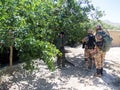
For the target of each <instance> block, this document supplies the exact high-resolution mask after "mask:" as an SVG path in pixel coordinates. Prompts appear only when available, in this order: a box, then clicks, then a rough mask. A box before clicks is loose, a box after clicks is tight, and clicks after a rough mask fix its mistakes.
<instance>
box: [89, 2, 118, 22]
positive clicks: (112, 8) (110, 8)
mask: <svg viewBox="0 0 120 90" xmlns="http://www.w3.org/2000/svg"><path fill="white" fill-rule="evenodd" d="M91 1H92V4H93V5H94V7H97V8H99V9H100V10H101V11H104V12H105V16H103V17H102V18H101V20H109V21H111V22H114V23H120V11H119V10H120V0H91Z"/></svg>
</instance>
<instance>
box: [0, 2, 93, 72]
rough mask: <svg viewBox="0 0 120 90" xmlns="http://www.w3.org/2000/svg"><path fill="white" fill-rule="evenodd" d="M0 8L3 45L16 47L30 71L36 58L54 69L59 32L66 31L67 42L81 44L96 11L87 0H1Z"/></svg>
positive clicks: (0, 32)
mask: <svg viewBox="0 0 120 90" xmlns="http://www.w3.org/2000/svg"><path fill="white" fill-rule="evenodd" d="M0 7H1V8H0V12H1V13H0V20H1V21H2V22H0V27H1V28H0V34H1V36H0V41H1V43H2V45H1V47H0V48H1V49H3V48H4V47H7V48H8V47H10V48H11V51H12V48H13V47H14V48H15V49H16V50H18V55H19V57H20V60H22V61H24V62H25V63H26V64H25V66H24V67H26V69H31V70H33V69H34V61H35V60H36V59H37V58H39V59H40V60H43V61H44V62H45V63H46V64H47V65H48V67H49V69H52V70H53V69H54V65H53V62H54V60H53V58H54V57H55V56H56V54H58V53H60V52H59V51H58V50H57V49H56V47H55V45H54V43H55V42H54V41H55V38H56V35H57V34H58V33H59V32H61V31H64V32H65V34H66V35H67V41H68V43H67V44H68V45H74V44H76V43H79V42H80V41H81V39H82V37H83V36H84V35H85V34H86V31H87V30H88V28H89V27H90V22H89V21H90V20H89V13H90V12H91V11H93V10H94V7H93V5H92V4H90V2H89V1H88V0H1V1H0ZM11 53H12V52H11ZM11 55H12V54H11Z"/></svg>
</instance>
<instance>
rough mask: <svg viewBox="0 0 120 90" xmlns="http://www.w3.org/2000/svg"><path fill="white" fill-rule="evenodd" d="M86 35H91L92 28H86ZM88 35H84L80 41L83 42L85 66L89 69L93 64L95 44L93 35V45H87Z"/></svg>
mask: <svg viewBox="0 0 120 90" xmlns="http://www.w3.org/2000/svg"><path fill="white" fill-rule="evenodd" d="M88 35H92V36H93V37H94V35H93V31H92V30H88ZM88 35H87V36H86V37H84V38H83V39H82V43H83V48H85V50H84V57H85V68H86V69H91V68H92V67H93V66H94V57H93V54H92V52H93V50H94V46H95V37H94V38H93V42H94V46H92V45H91V46H88V45H87V44H86V42H87V41H88Z"/></svg>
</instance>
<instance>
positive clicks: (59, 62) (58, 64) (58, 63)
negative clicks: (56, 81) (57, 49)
mask: <svg viewBox="0 0 120 90" xmlns="http://www.w3.org/2000/svg"><path fill="white" fill-rule="evenodd" d="M57 66H58V68H60V67H61V57H60V56H57Z"/></svg>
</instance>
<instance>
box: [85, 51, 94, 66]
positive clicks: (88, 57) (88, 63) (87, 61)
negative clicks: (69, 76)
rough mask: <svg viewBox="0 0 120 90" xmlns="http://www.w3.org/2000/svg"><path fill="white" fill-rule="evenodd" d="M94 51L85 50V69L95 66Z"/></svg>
mask: <svg viewBox="0 0 120 90" xmlns="http://www.w3.org/2000/svg"><path fill="white" fill-rule="evenodd" d="M92 52H93V49H85V51H84V56H85V67H86V68H89V67H90V68H91V67H93V64H94V57H93V55H92Z"/></svg>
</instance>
